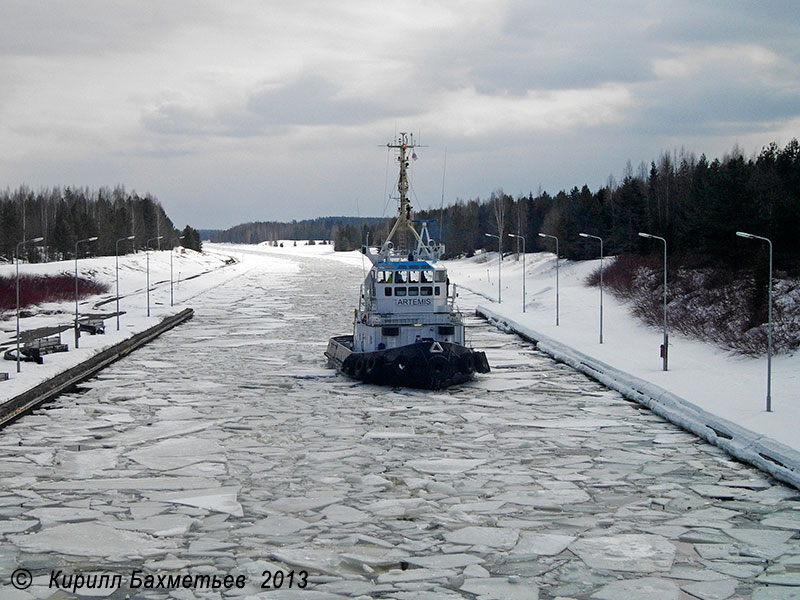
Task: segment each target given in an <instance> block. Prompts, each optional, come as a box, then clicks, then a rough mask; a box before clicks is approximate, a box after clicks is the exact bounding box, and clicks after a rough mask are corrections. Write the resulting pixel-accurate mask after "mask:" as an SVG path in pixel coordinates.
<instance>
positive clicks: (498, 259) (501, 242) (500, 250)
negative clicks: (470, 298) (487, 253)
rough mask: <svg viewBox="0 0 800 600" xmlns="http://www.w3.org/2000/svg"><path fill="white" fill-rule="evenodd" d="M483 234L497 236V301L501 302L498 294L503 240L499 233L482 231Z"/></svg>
mask: <svg viewBox="0 0 800 600" xmlns="http://www.w3.org/2000/svg"><path fill="white" fill-rule="evenodd" d="M483 235H485V236H486V237H493V238H497V303H498V304H501V303H502V302H503V300H502V299H501V295H500V289H501V288H500V267H501V266H502V264H503V240H502V239H501V238H500V236H499V235H495V234H493V233H484V234H483Z"/></svg>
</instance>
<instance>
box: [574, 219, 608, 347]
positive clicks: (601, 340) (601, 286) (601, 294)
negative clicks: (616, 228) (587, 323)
mask: <svg viewBox="0 0 800 600" xmlns="http://www.w3.org/2000/svg"><path fill="white" fill-rule="evenodd" d="M578 235H579V236H581V237H582V238H592V239H595V240H598V241H599V242H600V343H601V344H602V343H603V238H601V237H599V236H596V235H590V234H588V233H579V234H578Z"/></svg>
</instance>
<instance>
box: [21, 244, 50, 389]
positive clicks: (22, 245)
mask: <svg viewBox="0 0 800 600" xmlns="http://www.w3.org/2000/svg"><path fill="white" fill-rule="evenodd" d="M43 239H44V238H43V237H37V238H32V239H30V240H22V241H21V242H20V243H19V244H17V249H16V250H15V251H14V258H15V261H14V262H16V263H17V373H19V372H20V366H19V248H20V246H24V245H25V244H28V243H35V242H41V241H42V240H43Z"/></svg>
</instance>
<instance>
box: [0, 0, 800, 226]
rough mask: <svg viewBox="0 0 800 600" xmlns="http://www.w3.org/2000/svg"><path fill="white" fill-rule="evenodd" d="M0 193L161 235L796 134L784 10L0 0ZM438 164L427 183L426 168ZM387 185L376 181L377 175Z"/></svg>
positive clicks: (364, 208) (734, 5)
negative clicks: (40, 194)
mask: <svg viewBox="0 0 800 600" xmlns="http://www.w3.org/2000/svg"><path fill="white" fill-rule="evenodd" d="M0 13H2V18H0V77H1V78H2V86H0V187H9V188H11V189H14V188H16V187H18V186H19V185H21V184H25V185H28V186H29V187H31V188H32V189H34V190H38V189H39V188H41V187H50V186H53V185H59V186H89V187H91V188H98V187H100V186H111V187H113V186H115V185H117V184H123V185H125V187H126V188H127V189H128V190H129V191H130V190H136V191H137V192H138V193H140V194H144V193H146V192H149V193H151V194H153V195H154V196H156V197H157V198H158V199H159V200H160V201H161V203H162V204H163V206H164V208H165V210H166V211H167V214H168V215H170V217H171V218H172V219H173V221H174V222H175V223H176V225H178V226H180V227H183V225H185V224H187V223H188V224H190V225H192V226H194V227H197V228H225V227H229V226H232V225H235V224H238V223H241V222H246V221H257V220H291V219H298V220H299V219H303V218H312V217H318V216H326V215H342V214H344V215H361V216H381V215H384V214H389V215H390V214H394V210H395V209H394V206H393V205H392V204H390V205H389V208H386V205H387V202H386V198H387V195H388V193H387V191H386V190H387V188H391V186H392V185H393V184H394V181H395V177H396V169H395V167H394V165H393V164H392V165H391V167H390V169H389V176H388V178H387V163H388V161H387V153H388V152H387V150H386V148H385V144H386V143H387V142H388V141H390V140H391V139H392V138H393V137H394V135H395V132H397V131H413V132H415V134H418V141H419V142H421V143H422V144H425V145H426V146H427V147H426V148H421V149H420V150H418V151H417V155H418V156H419V160H418V161H416V162H415V163H414V164H413V174H412V186H413V190H414V196H412V199H413V204H414V205H415V207H421V208H429V207H437V206H439V204H440V202H441V198H442V191H443V188H442V182H443V181H444V184H445V185H444V198H445V203H452V202H453V201H455V199H456V198H464V199H468V198H475V197H481V198H486V197H488V196H489V194H490V193H491V192H492V191H494V190H497V189H499V188H502V189H503V190H504V191H505V192H506V193H509V194H512V195H515V196H516V195H518V194H527V193H528V192H530V191H533V192H534V193H536V191H537V190H538V189H539V188H540V187H541V188H542V189H543V190H546V191H549V192H551V193H555V192H557V191H559V190H560V189H569V188H571V187H572V186H574V185H578V186H580V185H582V184H584V183H586V184H588V185H589V187H590V188H591V189H592V190H596V189H597V188H598V187H600V186H602V185H605V183H606V181H607V180H608V177H609V175H614V176H615V177H616V178H617V179H620V178H621V176H622V173H623V170H624V168H625V164H626V162H627V161H628V160H630V161H631V163H632V164H633V166H634V168H635V167H636V166H637V165H638V164H639V163H640V162H641V161H644V162H646V163H649V162H650V161H651V160H654V159H655V160H657V159H658V156H659V155H660V154H661V153H662V152H663V151H670V152H672V151H680V150H681V149H685V150H686V151H688V152H694V153H695V154H697V155H698V156H699V155H700V154H702V153H705V154H706V155H707V156H709V157H710V158H713V157H722V156H723V154H725V153H727V152H730V151H731V150H732V149H733V148H734V146H735V145H738V147H739V148H741V150H742V151H743V152H744V153H745V155H746V156H749V155H751V154H753V153H757V152H758V151H760V149H761V148H762V147H763V146H764V145H766V144H768V143H769V142H771V141H775V142H777V143H778V144H779V145H781V146H783V145H785V144H786V143H788V142H789V141H790V140H791V139H792V138H793V137H798V136H799V133H798V132H800V35H798V34H799V33H800V27H799V26H800V8H799V7H798V4H797V2H796V0H786V1H769V0H766V1H764V2H745V1H735V0H730V1H724V2H723V1H719V2H697V0H691V1H689V0H671V1H669V2H645V1H642V0H631V1H628V2H625V1H615V2H589V1H586V2H577V1H570V0H561V1H559V2H551V1H543V0H542V1H534V0H463V1H444V0H443V1H440V2H434V1H431V0H428V1H420V0H404V1H403V2H394V3H389V2H380V1H376V0H340V1H338V2H330V1H326V0H319V1H317V0H292V1H291V2H279V1H277V0H260V1H256V0H249V1H248V0H205V1H204V0H192V1H191V2H188V1H184V0H169V1H163V0H158V1H155V2H153V1H149V0H144V1H143V0H140V1H137V2H132V1H130V0H70V1H69V2H62V1H55V0H54V1H52V2H40V1H38V0H0ZM445 156H446V165H447V166H446V169H445ZM387 180H388V181H387Z"/></svg>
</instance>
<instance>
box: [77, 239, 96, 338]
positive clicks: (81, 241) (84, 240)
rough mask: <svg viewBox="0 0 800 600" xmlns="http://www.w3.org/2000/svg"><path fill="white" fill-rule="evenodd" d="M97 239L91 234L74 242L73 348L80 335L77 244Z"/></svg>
mask: <svg viewBox="0 0 800 600" xmlns="http://www.w3.org/2000/svg"><path fill="white" fill-rule="evenodd" d="M96 240H97V236H96V235H95V236H92V237H90V238H85V239H83V240H78V241H77V242H75V348H76V349H77V348H78V338H80V337H81V331H80V326H79V325H78V244H83V243H84V242H94V241H96Z"/></svg>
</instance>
